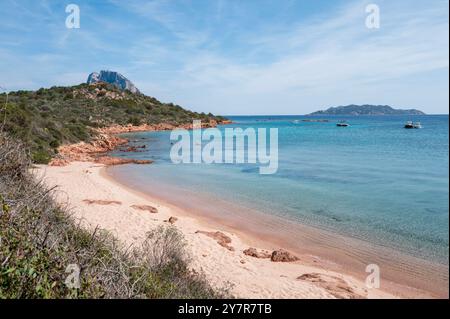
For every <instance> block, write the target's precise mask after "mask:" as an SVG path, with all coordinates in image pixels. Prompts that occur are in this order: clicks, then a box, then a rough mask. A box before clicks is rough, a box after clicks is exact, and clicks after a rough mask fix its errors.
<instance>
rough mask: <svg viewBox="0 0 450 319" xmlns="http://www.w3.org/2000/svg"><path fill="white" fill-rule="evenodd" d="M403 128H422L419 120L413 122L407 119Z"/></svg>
mask: <svg viewBox="0 0 450 319" xmlns="http://www.w3.org/2000/svg"><path fill="white" fill-rule="evenodd" d="M405 128H408V129H411V128H422V125H421V124H420V122H415V123H413V121H408V122H406V123H405Z"/></svg>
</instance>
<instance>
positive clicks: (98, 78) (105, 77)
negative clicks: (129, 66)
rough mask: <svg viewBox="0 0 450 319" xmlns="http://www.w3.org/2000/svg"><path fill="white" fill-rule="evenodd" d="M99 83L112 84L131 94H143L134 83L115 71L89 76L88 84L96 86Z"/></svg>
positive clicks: (94, 73) (93, 73) (95, 73)
mask: <svg viewBox="0 0 450 319" xmlns="http://www.w3.org/2000/svg"><path fill="white" fill-rule="evenodd" d="M99 82H105V83H109V84H112V85H114V86H115V87H117V88H118V89H120V90H128V91H130V92H131V93H136V94H140V93H141V92H140V91H139V90H138V88H137V87H136V86H135V85H134V84H133V82H131V81H130V80H128V79H127V78H126V77H124V76H123V75H122V74H120V73H117V72H114V71H100V73H97V72H92V73H91V74H89V76H88V79H87V84H94V83H99Z"/></svg>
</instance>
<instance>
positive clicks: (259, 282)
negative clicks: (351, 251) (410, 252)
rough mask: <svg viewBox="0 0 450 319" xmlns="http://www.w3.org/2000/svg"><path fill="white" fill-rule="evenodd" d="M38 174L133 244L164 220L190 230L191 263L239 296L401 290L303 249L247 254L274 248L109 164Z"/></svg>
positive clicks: (95, 222) (65, 201)
mask: <svg viewBox="0 0 450 319" xmlns="http://www.w3.org/2000/svg"><path fill="white" fill-rule="evenodd" d="M35 174H36V175H37V176H40V177H43V178H44V180H45V183H46V184H47V185H49V186H57V190H56V194H57V200H58V202H59V203H61V205H65V206H67V207H68V208H69V210H70V212H72V213H73V216H74V218H76V219H77V220H79V221H80V223H81V224H82V225H83V226H84V227H87V228H89V229H95V228H96V227H100V228H102V229H106V230H108V231H110V232H112V233H113V234H114V235H115V236H117V238H118V239H119V240H121V241H122V242H123V243H125V244H126V245H136V244H138V243H140V242H141V241H142V240H143V239H144V238H145V234H146V233H147V232H148V231H150V230H152V229H154V228H156V227H158V226H159V225H167V226H169V225H170V224H171V223H169V220H170V221H171V222H172V223H173V227H177V228H178V229H179V230H180V231H181V232H182V233H183V235H184V237H185V240H186V243H187V249H188V253H189V255H190V256H191V259H192V260H191V267H192V269H194V270H196V271H199V272H202V273H204V275H205V276H206V278H207V279H208V280H209V281H210V282H211V284H212V285H213V286H214V287H217V288H223V287H228V288H229V289H230V292H231V293H232V295H233V296H236V297H242V298H395V297H396V295H394V294H392V293H390V292H387V291H384V290H380V289H368V288H366V285H365V283H364V281H363V280H360V279H356V278H355V277H352V276H349V275H346V274H343V273H338V272H333V271H329V270H327V269H324V268H323V267H318V266H314V265H310V264H309V263H305V262H303V261H302V259H303V257H304V256H301V255H297V257H298V258H299V260H297V261H292V262H274V261H271V259H270V258H257V257H254V256H251V254H252V253H249V254H247V255H246V254H244V251H245V250H247V249H248V248H250V247H252V248H255V249H256V254H255V253H254V254H253V255H261V256H262V255H264V254H265V253H269V255H270V253H271V250H269V249H267V248H268V247H267V246H264V243H263V242H261V241H258V240H257V239H255V238H253V239H250V238H243V236H239V235H238V234H236V233H233V232H229V231H227V230H224V229H221V228H219V227H218V225H216V224H213V223H208V222H207V221H205V220H203V219H196V218H194V217H193V216H192V214H189V213H188V212H186V211H183V210H182V209H180V208H178V207H175V206H172V205H170V204H169V203H164V202H161V201H158V200H155V199H151V198H149V197H148V196H145V195H143V194H139V193H137V192H135V191H132V190H130V189H127V188H126V187H123V186H121V185H120V184H118V183H116V182H115V181H113V180H111V178H110V177H108V176H107V175H106V174H105V166H104V165H102V164H97V163H91V162H72V163H70V164H68V165H67V166H62V167H57V166H44V165H42V166H38V168H37V169H36V170H35ZM171 217H172V219H171ZM173 217H175V218H173ZM217 232H219V233H217ZM258 243H259V244H260V245H261V246H258ZM250 245H251V246H250ZM279 248H280V249H282V248H284V247H279ZM266 249H267V250H266ZM253 252H254V251H253ZM261 256H260V257H261ZM264 257H265V256H264Z"/></svg>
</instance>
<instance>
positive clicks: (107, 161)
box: [94, 156, 153, 166]
mask: <svg viewBox="0 0 450 319" xmlns="http://www.w3.org/2000/svg"><path fill="white" fill-rule="evenodd" d="M94 162H95V163H98V164H103V165H108V166H114V165H123V164H139V165H143V164H151V163H153V161H152V160H137V159H132V158H120V157H112V156H101V157H97V158H95V159H94Z"/></svg>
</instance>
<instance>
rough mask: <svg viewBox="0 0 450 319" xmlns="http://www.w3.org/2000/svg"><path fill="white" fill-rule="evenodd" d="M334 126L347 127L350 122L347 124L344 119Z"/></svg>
mask: <svg viewBox="0 0 450 319" xmlns="http://www.w3.org/2000/svg"><path fill="white" fill-rule="evenodd" d="M336 126H339V127H347V126H350V124H348V123H347V122H345V121H340V122H339V123H337V124H336Z"/></svg>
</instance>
